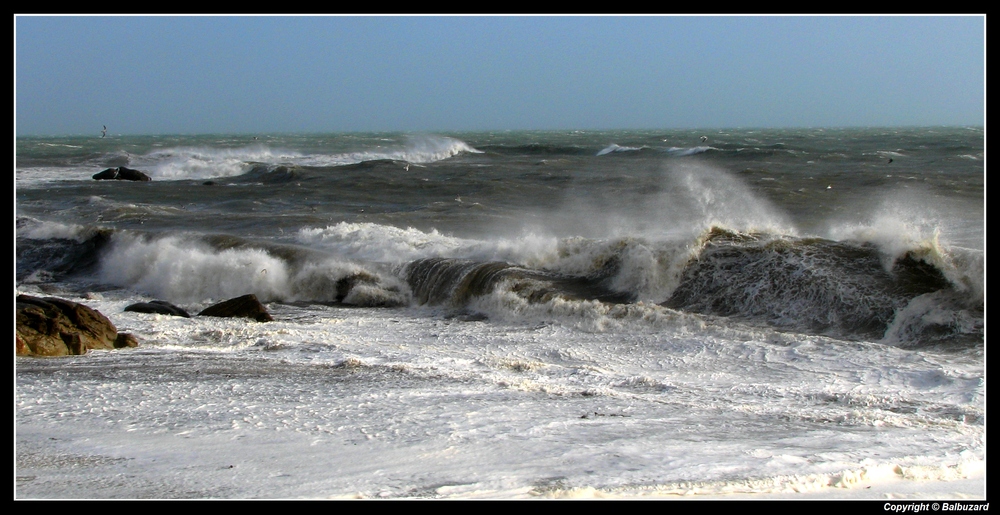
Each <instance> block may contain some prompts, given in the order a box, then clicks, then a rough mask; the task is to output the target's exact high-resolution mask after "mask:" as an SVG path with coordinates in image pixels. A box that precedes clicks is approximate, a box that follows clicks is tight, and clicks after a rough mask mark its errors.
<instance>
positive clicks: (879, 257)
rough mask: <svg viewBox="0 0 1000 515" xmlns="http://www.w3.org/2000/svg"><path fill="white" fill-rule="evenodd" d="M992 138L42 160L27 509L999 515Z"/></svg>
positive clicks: (447, 138) (24, 251) (416, 145)
mask: <svg viewBox="0 0 1000 515" xmlns="http://www.w3.org/2000/svg"><path fill="white" fill-rule="evenodd" d="M984 138H985V132H984V129H983V128H982V127H934V128H845V129H838V128H829V129H820V128H811V129H801V128H796V129H730V130H718V129H712V130H629V131H624V130H617V131H590V130H578V131H496V132H476V133H440V134H404V133H347V134H286V135H267V134H257V135H196V136H185V135H181V136H169V135H161V136H155V135H150V136H122V135H115V134H113V133H109V134H108V136H107V137H104V138H102V137H100V135H99V134H97V135H93V136H91V135H88V136H74V137H18V138H16V156H15V160H16V163H15V181H14V185H15V199H14V201H15V206H14V211H15V233H16V239H15V257H16V266H15V290H16V294H22V293H23V294H29V295H35V296H56V297H61V298H65V299H69V300H73V301H76V302H80V303H83V304H86V305H88V306H90V307H93V308H95V309H97V310H98V311H100V312H101V313H103V314H105V315H106V316H108V317H109V318H110V319H111V320H112V322H113V323H114V324H115V325H116V326H117V328H118V330H119V331H122V332H129V333H132V334H134V335H135V336H136V337H137V338H138V340H139V342H140V346H139V347H138V348H134V349H124V350H115V351H92V352H90V353H89V354H87V355H85V356H73V357H66V358H46V359H39V358H28V357H17V358H16V360H15V392H14V404H15V429H16V438H15V449H16V476H17V477H16V485H15V496H16V497H18V498H225V499H234V498H295V499H298V498H504V499H509V498H550V497H644V496H651V497H671V496H681V497H685V498H704V497H712V498H717V497H720V496H721V497H725V496H738V495H770V496H778V497H784V496H790V497H792V498H794V497H795V496H800V495H806V494H808V495H813V496H816V497H838V498H845V497H846V498H852V497H857V498H862V497H865V496H866V495H870V493H869V489H871V488H872V485H876V488H875V490H874V491H876V492H879V494H880V495H882V496H883V497H887V498H919V497H922V496H926V495H927V492H928V491H945V492H951V493H950V494H949V495H959V494H961V495H962V496H964V497H970V496H971V498H985V481H984V480H983V479H982V478H983V476H984V474H985V463H986V456H985V449H986V431H985V410H986V403H985V347H986V341H985V322H984V312H985V275H986V274H985V238H986V234H985V222H984V219H985V190H984V186H985V151H984ZM120 166H126V167H128V168H132V169H137V170H140V171H143V172H145V173H146V174H148V175H149V176H150V177H151V178H152V180H151V181H148V182H131V181H113V180H101V181H98V180H94V179H92V178H91V177H92V176H93V175H94V174H96V173H98V172H101V171H102V170H104V169H107V168H111V167H120ZM248 293H252V294H254V295H256V296H257V298H258V299H259V300H260V301H261V302H262V303H264V305H265V306H266V307H267V309H268V311H269V312H270V313H271V315H272V316H273V318H274V321H272V322H255V321H252V320H249V319H224V318H213V317H207V316H198V315H197V313H198V312H200V311H201V310H202V309H204V308H206V307H208V306H210V305H212V304H214V303H217V302H220V301H223V300H226V299H229V298H233V297H237V296H240V295H244V294H248ZM152 300H161V301H166V302H170V303H172V304H174V305H176V306H179V307H181V308H183V309H185V310H186V311H187V312H189V313H190V314H191V315H192V316H191V317H190V318H183V317H171V316H167V315H156V314H144V313H136V312H131V311H129V312H126V311H124V308H125V307H126V306H128V305H130V304H134V303H138V302H147V301H152ZM970 478H972V479H977V478H978V480H980V481H982V482H981V483H976V484H981V485H982V491H977V490H976V488H978V487H974V488H973V492H972V493H971V494H970V493H969V492H965V491H962V492H959V490H960V489H958V490H955V491H950V490H949V488H952V486H949V485H959V484H962V485H965V484H966V483H963V482H962V481H964V480H968V479H970ZM955 488H956V489H957V488H958V487H957V486H956V487H955ZM963 488H964V487H963ZM956 492H958V493H956Z"/></svg>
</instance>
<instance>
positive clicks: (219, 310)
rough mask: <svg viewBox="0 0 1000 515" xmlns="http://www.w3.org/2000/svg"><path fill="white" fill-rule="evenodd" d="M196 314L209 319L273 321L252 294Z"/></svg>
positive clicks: (212, 306)
mask: <svg viewBox="0 0 1000 515" xmlns="http://www.w3.org/2000/svg"><path fill="white" fill-rule="evenodd" d="M198 314H199V315H202V316H209V317H231V318H252V319H254V320H256V321H258V322H270V321H272V320H274V319H273V318H271V315H270V314H269V313H268V312H267V309H265V308H264V305H263V304H261V303H260V301H258V300H257V296H256V295H254V294H252V293H251V294H248V295H243V296H242V297H236V298H235V299H229V300H227V301H224V302H220V303H218V304H213V305H211V306H209V307H207V308H205V309H204V310H202V312H201V313H198Z"/></svg>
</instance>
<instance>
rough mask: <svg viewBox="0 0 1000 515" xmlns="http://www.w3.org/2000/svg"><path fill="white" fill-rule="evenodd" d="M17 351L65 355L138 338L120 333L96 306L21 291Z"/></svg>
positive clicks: (119, 345) (130, 343) (131, 343)
mask: <svg viewBox="0 0 1000 515" xmlns="http://www.w3.org/2000/svg"><path fill="white" fill-rule="evenodd" d="M15 313H16V318H17V329H16V337H15V342H14V345H15V347H14V348H15V352H16V353H17V355H19V356H66V355H79V354H86V353H87V351H89V350H90V349H116V348H122V347H135V346H137V345H138V341H137V340H136V339H135V337H134V336H132V335H130V334H127V333H119V332H118V329H117V328H115V325H114V324H112V323H111V320H108V318H107V317H106V316H104V315H102V314H101V313H100V312H98V311H97V310H95V309H91V308H89V307H87V306H84V305H83V304H79V303H76V302H72V301H68V300H65V299H60V298H56V297H45V298H39V297H32V296H30V295H18V296H17V302H16V307H15Z"/></svg>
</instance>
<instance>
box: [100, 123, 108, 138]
mask: <svg viewBox="0 0 1000 515" xmlns="http://www.w3.org/2000/svg"><path fill="white" fill-rule="evenodd" d="M107 135H108V126H107V125H105V126H104V130H102V131H101V137H102V138H103V137H105V136H107Z"/></svg>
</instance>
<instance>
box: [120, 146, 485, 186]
mask: <svg viewBox="0 0 1000 515" xmlns="http://www.w3.org/2000/svg"><path fill="white" fill-rule="evenodd" d="M463 152H468V153H478V152H480V151H479V150H477V149H475V148H472V147H471V146H469V145H468V144H467V143H465V142H464V141H461V140H458V139H455V138H450V137H446V136H434V135H419V136H409V137H407V139H406V141H405V143H404V144H402V145H399V146H395V147H393V146H389V147H387V148H381V147H379V148H371V149H366V150H360V151H356V152H346V153H332V154H326V153H321V152H311V153H305V152H300V151H290V150H284V149H280V148H271V147H268V146H266V145H264V144H254V145H248V146H244V147H237V148H224V149H220V148H209V147H171V148H164V149H159V150H155V151H153V152H150V153H148V154H145V155H142V156H132V158H131V159H130V160H129V166H131V167H134V168H138V169H141V170H143V171H146V172H147V173H148V174H149V175H150V176H151V177H152V178H153V179H154V180H203V179H216V178H224V177H234V176H238V175H242V174H244V173H247V172H249V171H251V169H253V167H254V166H257V165H260V164H264V165H270V166H273V167H277V166H282V165H283V166H304V167H335V166H343V165H350V164H357V163H362V162H367V161H380V160H394V161H404V162H407V163H432V162H435V161H440V160H443V159H448V158H451V157H454V156H456V155H459V154H461V153H463Z"/></svg>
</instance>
